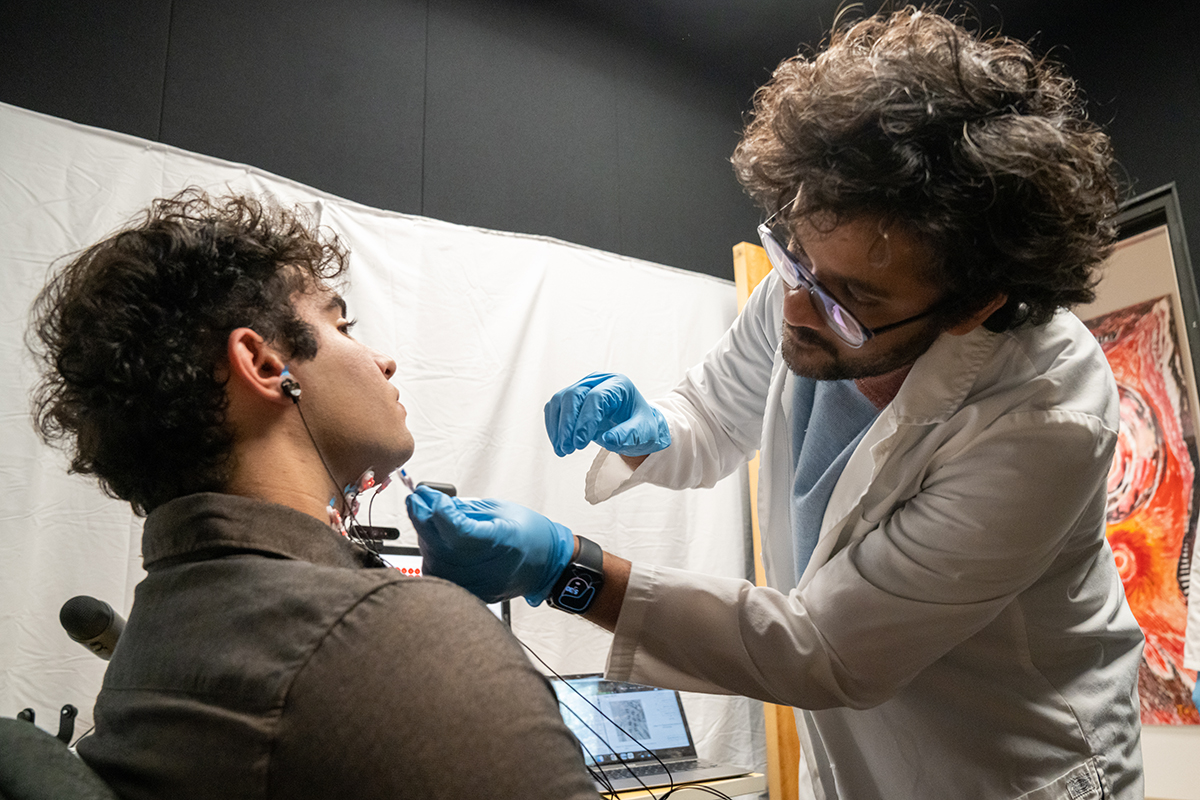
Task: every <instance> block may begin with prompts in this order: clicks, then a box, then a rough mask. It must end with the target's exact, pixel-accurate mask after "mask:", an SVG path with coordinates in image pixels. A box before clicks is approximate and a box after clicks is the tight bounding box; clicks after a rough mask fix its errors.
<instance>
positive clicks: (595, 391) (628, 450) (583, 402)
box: [546, 372, 671, 456]
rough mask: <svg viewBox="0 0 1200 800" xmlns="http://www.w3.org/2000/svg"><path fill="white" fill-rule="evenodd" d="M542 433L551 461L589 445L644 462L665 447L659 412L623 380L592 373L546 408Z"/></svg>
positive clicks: (666, 438)
mask: <svg viewBox="0 0 1200 800" xmlns="http://www.w3.org/2000/svg"><path fill="white" fill-rule="evenodd" d="M546 433H547V434H549V436H550V443H551V444H552V445H554V452H555V454H556V455H559V456H565V455H570V454H571V453H574V452H575V451H576V450H582V449H583V448H585V447H587V446H588V443H589V442H593V441H594V442H595V443H596V444H598V445H600V446H601V447H603V448H604V449H605V450H608V451H611V452H613V453H617V454H618V455H623V456H645V455H649V454H650V453H657V452H658V451H659V450H664V449H666V448H667V447H669V446H670V445H671V429H670V427H668V426H667V420H666V419H665V418H663V415H662V412H661V411H659V410H658V409H657V408H655V407H654V406H652V405H650V404H649V403H647V402H646V398H644V397H642V393H641V392H639V391H638V390H637V387H635V386H634V385H633V382H632V381H631V380H629V378H626V377H625V376H624V375H619V374H616V373H612V372H593V373H592V374H591V375H588V376H587V377H586V378H584V379H583V380H581V381H579V382H577V383H573V384H571V385H570V386H568V387H567V388H565V389H563V390H562V391H560V392H558V393H556V394H555V395H554V396H553V397H551V398H550V402H548V403H546Z"/></svg>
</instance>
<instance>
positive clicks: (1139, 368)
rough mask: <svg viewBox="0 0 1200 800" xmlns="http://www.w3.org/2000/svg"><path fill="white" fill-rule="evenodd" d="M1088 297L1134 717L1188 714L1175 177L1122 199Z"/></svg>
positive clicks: (1186, 391) (1183, 389)
mask: <svg viewBox="0 0 1200 800" xmlns="http://www.w3.org/2000/svg"><path fill="white" fill-rule="evenodd" d="M1116 222H1117V226H1118V242H1117V245H1116V247H1115V248H1114V250H1113V253H1112V254H1111V256H1110V257H1109V258H1108V259H1107V260H1106V262H1105V264H1104V267H1103V271H1102V277H1101V280H1100V282H1099V284H1098V285H1097V287H1096V298H1095V300H1094V301H1093V302H1092V303H1090V304H1088V305H1086V306H1082V307H1079V308H1077V309H1076V310H1075V313H1076V315H1077V316H1078V317H1079V318H1080V319H1082V320H1083V321H1084V322H1085V324H1087V326H1088V327H1089V328H1090V329H1091V330H1092V332H1093V334H1095V335H1096V337H1097V339H1098V340H1099V341H1100V344H1101V347H1102V348H1103V349H1104V352H1105V355H1106V357H1107V358H1108V360H1109V364H1110V366H1111V367H1112V369H1113V376H1114V378H1115V379H1116V382H1117V387H1118V392H1119V394H1120V403H1121V423H1120V432H1119V435H1118V442H1117V452H1116V455H1115V457H1114V461H1113V466H1112V469H1111V471H1110V473H1109V481H1108V507H1107V515H1108V519H1107V523H1108V524H1107V535H1108V541H1109V544H1110V546H1111V547H1112V550H1113V555H1114V558H1115V560H1116V564H1117V568H1118V571H1119V572H1120V573H1121V580H1122V583H1123V585H1124V587H1125V594H1126V597H1127V599H1128V600H1129V605H1130V608H1131V609H1132V610H1133V613H1134V616H1135V617H1137V618H1138V623H1139V624H1140V625H1141V626H1142V630H1143V632H1144V633H1145V635H1146V649H1145V652H1144V654H1143V658H1142V664H1141V667H1140V670H1139V675H1138V691H1139V696H1140V698H1141V714H1142V722H1143V723H1146V724H1183V725H1187V724H1200V712H1198V711H1197V709H1196V707H1195V705H1194V704H1193V703H1192V702H1191V686H1192V685H1193V684H1194V682H1195V680H1196V676H1195V674H1194V673H1193V672H1192V671H1191V670H1186V669H1185V668H1184V667H1183V650H1184V642H1185V636H1186V626H1187V596H1188V593H1189V588H1190V587H1189V582H1190V581H1189V578H1190V573H1191V570H1190V567H1191V557H1192V553H1193V551H1194V549H1195V546H1196V527H1197V516H1198V515H1197V511H1198V508H1200V458H1198V455H1197V445H1196V440H1197V427H1198V425H1197V423H1198V415H1200V400H1198V399H1197V387H1196V375H1197V372H1198V370H1197V357H1198V356H1200V298H1198V297H1197V291H1196V281H1195V276H1194V274H1193V272H1192V265H1191V258H1190V255H1189V253H1188V249H1187V240H1186V236H1185V233H1184V229H1183V221H1182V215H1181V212H1180V206H1179V198H1178V194H1177V191H1176V188H1175V185H1174V184H1173V183H1172V184H1167V185H1166V186H1162V187H1160V188H1158V189H1155V190H1153V191H1151V192H1147V193H1145V194H1143V195H1139V196H1137V197H1134V198H1133V199H1131V200H1129V201H1128V202H1126V203H1125V204H1123V205H1122V208H1121V211H1120V213H1119V215H1118V216H1117V218H1116Z"/></svg>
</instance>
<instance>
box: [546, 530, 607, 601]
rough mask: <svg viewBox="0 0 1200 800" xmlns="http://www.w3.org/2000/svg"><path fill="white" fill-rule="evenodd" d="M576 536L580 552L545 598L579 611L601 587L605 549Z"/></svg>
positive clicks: (595, 596)
mask: <svg viewBox="0 0 1200 800" xmlns="http://www.w3.org/2000/svg"><path fill="white" fill-rule="evenodd" d="M576 538H578V539H579V553H578V555H576V556H575V558H573V559H571V561H570V563H568V564H567V566H566V567H565V568H564V569H563V571H562V574H561V575H560V576H559V577H558V580H557V581H555V582H554V588H553V589H551V590H550V596H549V597H547V598H546V600H547V602H549V603H550V605H551V606H553V607H554V608H557V609H559V610H560V611H569V612H570V613H572V614H582V613H583V612H585V611H587V610H588V609H589V608H591V607H592V603H594V602H596V598H597V597H599V596H600V588H601V587H602V586H604V551H603V550H601V549H600V545H598V544H596V543H595V542H593V541H592V540H591V539H586V538H584V537H583V536H578V537H576Z"/></svg>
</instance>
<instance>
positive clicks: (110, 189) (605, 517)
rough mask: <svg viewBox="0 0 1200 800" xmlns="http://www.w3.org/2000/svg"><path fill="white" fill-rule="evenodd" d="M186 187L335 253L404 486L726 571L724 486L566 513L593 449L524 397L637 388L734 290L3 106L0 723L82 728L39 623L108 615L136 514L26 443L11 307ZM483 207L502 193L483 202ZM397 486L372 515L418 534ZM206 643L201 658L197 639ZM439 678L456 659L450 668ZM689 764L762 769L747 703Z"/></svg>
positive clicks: (727, 308) (528, 617)
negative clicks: (403, 470) (627, 385)
mask: <svg viewBox="0 0 1200 800" xmlns="http://www.w3.org/2000/svg"><path fill="white" fill-rule="evenodd" d="M190 185H198V186H201V187H204V188H206V189H208V190H209V191H211V192H224V191H227V190H232V191H237V192H247V193H254V194H257V195H270V196H274V197H276V198H278V199H280V200H281V201H283V202H285V203H289V204H290V203H303V204H305V205H306V206H307V207H309V208H311V209H312V210H313V211H315V212H316V213H317V214H318V215H319V219H320V221H321V223H322V224H323V225H327V226H328V227H330V228H332V229H333V230H334V231H336V232H337V233H338V234H339V235H340V236H342V237H343V238H344V240H345V242H346V243H347V244H348V245H349V246H350V248H351V251H352V255H351V270H350V280H351V286H350V289H349V291H348V292H347V300H348V303H349V306H350V309H351V313H352V314H354V315H355V316H357V317H358V319H359V321H360V324H359V326H358V328H357V335H358V336H359V337H360V338H362V339H363V340H364V341H366V342H367V343H369V344H371V345H372V346H375V347H377V348H379V349H380V350H383V351H384V352H387V353H390V354H392V355H393V356H394V357H395V359H396V361H397V364H398V372H397V376H396V378H395V379H394V382H395V383H396V384H397V386H398V387H399V389H400V392H401V398H402V400H403V402H404V404H405V405H406V406H407V407H408V410H409V418H408V419H409V426H410V427H411V429H412V431H413V433H414V436H415V438H416V441H417V450H416V454H415V456H414V457H413V459H412V461H411V462H409V464H408V470H409V472H410V473H411V474H412V475H413V476H414V477H416V478H417V479H418V480H419V479H426V480H432V481H448V482H451V483H454V484H455V485H456V486H457V487H458V488H459V491H460V493H461V494H464V495H471V496H496V497H503V498H506V499H510V500H514V501H517V502H521V503H525V504H527V505H530V506H532V507H534V508H536V509H539V510H541V511H543V512H544V513H546V514H548V515H549V516H551V517H552V518H554V519H557V520H559V521H561V522H562V523H564V524H566V525H568V526H569V527H571V528H572V529H574V530H576V531H579V532H581V533H586V534H587V535H589V536H591V537H594V538H595V539H596V540H597V541H598V542H600V543H601V544H602V545H604V546H605V547H607V548H609V549H612V550H613V551H615V552H617V553H619V554H622V555H625V556H628V557H630V558H632V559H635V560H640V561H646V562H653V563H659V564H666V565H672V566H680V567H685V568H689V569H695V570H699V571H704V572H709V573H712V574H718V575H733V576H742V575H744V574H745V573H746V564H747V560H748V559H747V555H746V551H747V546H746V542H747V534H746V528H747V521H746V520H747V512H746V508H747V504H746V497H745V495H746V490H745V480H744V475H735V476H731V477H730V478H728V479H726V480H725V481H723V482H722V483H720V484H719V485H718V486H717V487H715V488H714V489H711V490H706V491H689V492H668V491H665V490H660V489H657V488H654V487H644V488H640V489H638V490H636V491H633V492H629V493H627V494H625V495H621V496H620V497H618V498H616V499H614V500H612V501H610V502H608V503H605V504H602V505H600V506H596V507H592V506H589V505H588V504H587V503H586V502H585V501H584V499H583V478H584V474H585V472H586V470H587V467H588V465H589V463H590V461H591V459H592V457H593V455H594V453H595V446H592V447H591V448H589V449H588V450H587V451H585V452H584V453H580V454H575V455H573V456H570V457H568V458H566V459H559V458H556V457H555V456H554V453H553V451H552V449H551V447H550V444H549V442H548V441H547V438H546V434H545V430H544V427H543V422H542V406H543V404H544V403H545V401H546V400H547V399H548V398H549V396H550V395H551V394H552V393H553V392H554V391H556V390H557V389H559V388H561V387H563V386H565V385H566V384H568V383H570V382H571V381H573V380H576V379H577V378H580V377H582V376H583V375H584V374H586V373H588V372H591V371H593V370H613V371H621V372H625V373H627V374H628V375H630V376H631V377H632V378H633V379H634V381H635V382H636V383H637V384H638V385H639V386H640V387H641V388H642V389H643V390H644V391H645V392H646V393H647V394H648V395H650V396H654V395H657V394H660V393H662V392H665V391H666V390H668V389H669V388H670V387H671V386H672V385H674V383H675V382H676V381H677V380H678V379H679V377H680V376H681V375H682V374H683V371H684V369H686V368H687V367H689V366H691V365H692V364H693V363H694V362H696V361H697V360H698V359H700V358H701V357H702V355H703V354H704V352H705V351H706V350H707V349H708V348H709V347H710V346H711V345H712V344H713V343H714V342H716V340H717V339H718V338H719V337H720V335H721V334H722V333H723V332H724V330H725V328H726V327H727V326H728V325H729V323H730V322H731V321H732V319H733V317H734V314H735V310H736V309H735V305H736V300H735V290H734V286H733V284H731V283H729V282H727V281H721V280H717V279H714V278H710V277H707V276H703V275H698V274H694V273H689V272H685V271H682V270H677V269H672V268H669V267H663V266H660V265H655V264H650V263H646V262H642V261H637V260H635V259H630V258H625V257H621V256H616V255H613V254H610V253H605V252H601V251H597V250H592V249H589V248H585V247H579V246H575V245H571V244H568V243H565V242H561V241H556V240H551V239H547V238H540V237H534V236H525V235H516V234H508V233H500V232H496V231H488V230H481V229H477V228H469V227H463V226H458V225H452V224H448V223H444V222H439V221H436V220H430V219H425V218H421V217H413V216H406V215H402V214H396V213H391V212H385V211H380V210H377V209H372V208H368V207H365V206H362V205H359V204H356V203H352V202H350V201H347V200H343V199H340V198H337V197H334V196H331V195H328V194H325V193H322V192H320V191H317V190H314V189H311V188H309V187H305V186H302V185H299V184H297V183H294V182H291V181H288V180H285V179H281V178H279V177H277V176H273V175H270V174H268V173H265V172H262V171H260V170H257V169H254V168H251V167H247V166H244V165H239V164H233V163H229V162H224V161H220V160H217V159H213V158H208V157H204V156H199V155H195V154H192V153H187V152H184V151H180V150H177V149H173V148H170V147H165V146H162V145H159V144H156V143H152V142H147V141H144V140H141V139H136V138H133V137H129V136H124V135H120V134H115V133H111V132H108V131H103V130H98V129H94V128H88V127H84V126H81V125H76V124H74V123H69V122H65V121H62V120H58V119H55V118H52V117H47V116H44V115H40V114H36V113H33V112H30V111H26V110H23V109H19V108H16V107H13V106H7V105H3V104H0V275H3V281H4V289H3V292H0V325H2V326H3V335H2V336H0V392H2V398H3V399H2V401H0V412H2V416H0V443H2V446H0V475H2V476H3V481H2V483H0V492H2V496H3V503H2V505H0V508H2V509H3V510H2V511H0V520H2V522H0V716H13V715H15V714H16V713H17V712H18V711H19V710H20V709H22V708H25V707H32V708H33V709H35V711H36V712H37V715H38V722H39V724H40V725H41V726H42V727H44V728H47V729H49V730H56V726H57V722H56V720H57V714H58V709H59V708H60V707H61V706H62V704H64V703H72V704H74V705H76V706H78V707H79V709H80V719H79V727H77V729H76V732H77V733H79V732H82V730H84V729H85V728H86V727H87V726H89V725H90V724H91V716H92V715H91V707H92V703H93V701H94V698H95V695H96V693H97V692H98V691H99V686H100V681H101V679H102V677H103V671H104V666H105V663H104V662H102V661H100V660H99V659H97V658H95V657H94V656H92V655H91V654H89V653H88V652H86V651H85V650H84V649H83V648H81V647H80V646H79V645H77V644H75V643H73V642H71V641H70V640H69V639H68V638H67V636H66V634H65V633H64V632H63V631H62V629H61V627H60V626H59V623H58V610H59V608H60V607H61V606H62V604H63V602H65V601H66V600H67V599H68V598H70V597H73V596H75V595H77V594H89V595H93V596H95V597H99V598H101V599H103V600H106V601H107V602H109V603H111V604H112V605H113V606H114V608H116V609H117V610H118V611H120V612H122V613H127V612H128V609H129V606H130V603H131V602H132V598H133V589H134V586H135V585H136V583H137V582H138V581H139V580H140V579H141V577H142V575H143V572H142V569H141V558H140V534H141V520H140V519H138V518H136V517H135V516H134V515H133V514H132V513H131V512H130V510H129V507H128V505H127V504H125V503H123V502H120V501H117V500H113V499H111V498H108V497H106V496H105V495H104V494H103V493H102V492H101V491H100V490H99V489H98V488H97V486H96V485H95V483H94V482H92V481H91V480H88V479H85V478H83V477H80V476H69V475H67V473H66V458H65V456H64V455H63V454H62V453H60V452H58V451H57V450H52V449H50V448H47V447H46V446H44V445H43V444H41V442H40V441H39V440H38V438H37V437H36V435H35V433H34V431H33V428H32V426H31V423H30V417H29V390H30V388H31V386H32V385H33V382H34V381H35V372H34V367H33V363H32V359H31V357H30V356H29V355H28V353H27V350H26V347H25V335H26V334H25V332H26V328H27V324H28V312H29V306H30V303H31V302H32V300H33V298H34V296H35V294H36V292H37V291H38V289H39V288H40V287H41V286H42V284H43V283H44V282H45V279H46V275H47V271H48V268H49V266H50V264H51V263H52V262H55V261H56V260H58V259H60V258H61V257H63V256H64V255H66V254H69V253H71V252H73V251H77V250H79V249H80V248H83V247H85V246H87V245H89V244H91V243H93V242H95V241H97V240H99V239H100V238H102V237H104V236H105V235H106V234H108V233H110V232H112V231H113V230H115V229H117V228H118V227H120V226H121V225H122V224H123V223H124V222H126V221H127V220H128V219H129V218H130V217H131V216H132V215H134V214H135V213H137V212H138V211H139V210H141V209H143V208H145V207H146V205H147V204H148V203H149V201H150V200H152V199H153V198H156V197H161V196H167V195H171V194H173V193H175V192H176V191H177V190H179V189H181V188H183V187H185V186H190ZM495 201H496V202H504V198H500V197H498V198H495ZM403 495H404V491H403V489H402V488H399V486H397V487H395V488H389V490H388V491H386V492H384V493H383V494H381V495H380V496H379V499H378V501H377V502H375V503H374V507H373V509H372V521H373V522H374V524H377V525H395V526H397V527H400V528H401V530H402V532H403V535H402V542H404V543H414V542H415V534H414V533H413V531H412V529H411V527H410V526H409V525H408V522H407V518H406V517H405V515H404V513H403ZM513 628H514V631H515V633H516V634H517V635H518V636H519V637H520V638H521V639H522V640H523V641H525V642H526V643H527V644H528V645H529V646H530V647H531V648H533V649H534V650H535V651H537V653H538V654H539V655H541V657H542V658H544V659H545V660H546V661H547V662H548V663H549V664H550V665H551V666H552V667H553V668H554V669H556V670H558V671H560V672H591V671H600V670H601V669H602V668H603V665H604V659H605V654H606V652H607V647H608V643H609V638H610V637H609V635H608V634H607V633H605V632H603V631H601V630H600V629H598V628H595V627H594V626H592V625H590V624H589V623H586V622H583V621H582V620H579V619H576V618H573V617H569V616H567V615H564V614H561V613H558V612H554V611H551V610H547V609H544V608H539V609H531V608H529V607H528V606H527V605H526V604H525V603H524V602H523V601H516V602H514V603H513ZM214 646H218V647H219V646H220V643H219V642H214ZM448 667H449V668H453V665H448ZM685 704H686V705H687V707H688V709H689V713H690V714H691V715H692V716H693V717H694V718H695V719H694V722H695V724H696V731H695V732H696V735H697V745H698V747H699V748H700V750H701V753H702V755H706V756H708V757H713V758H723V759H733V760H736V761H740V762H743V763H747V764H757V765H760V766H761V764H762V763H763V757H762V754H761V753H762V739H761V731H760V730H759V728H760V725H761V712H760V711H759V708H760V707H759V706H758V704H756V703H753V702H751V701H748V700H745V699H741V698H726V697H712V696H688V697H686V699H685Z"/></svg>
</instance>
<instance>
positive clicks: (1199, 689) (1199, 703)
mask: <svg viewBox="0 0 1200 800" xmlns="http://www.w3.org/2000/svg"><path fill="white" fill-rule="evenodd" d="M1192 705H1194V706H1195V707H1196V708H1200V677H1197V678H1196V688H1194V689H1192Z"/></svg>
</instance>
